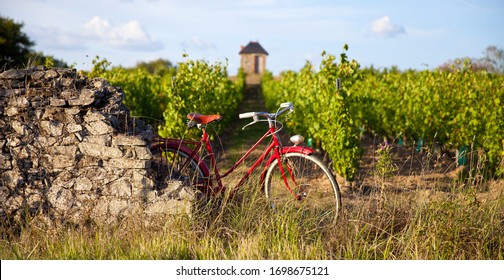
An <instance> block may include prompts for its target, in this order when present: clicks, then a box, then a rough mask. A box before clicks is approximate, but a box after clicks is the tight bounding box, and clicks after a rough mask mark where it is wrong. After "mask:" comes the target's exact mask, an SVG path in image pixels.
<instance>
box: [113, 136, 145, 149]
mask: <svg viewBox="0 0 504 280" xmlns="http://www.w3.org/2000/svg"><path fill="white" fill-rule="evenodd" d="M112 145H116V146H145V145H146V143H145V141H144V140H143V139H142V138H140V137H138V136H132V135H124V134H118V135H116V136H115V137H114V138H112Z"/></svg>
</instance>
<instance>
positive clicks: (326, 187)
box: [265, 153, 341, 222]
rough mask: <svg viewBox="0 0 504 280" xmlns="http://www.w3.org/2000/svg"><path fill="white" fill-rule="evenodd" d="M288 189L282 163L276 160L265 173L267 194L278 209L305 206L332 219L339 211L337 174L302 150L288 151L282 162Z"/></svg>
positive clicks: (318, 215) (307, 211)
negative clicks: (301, 152) (283, 175)
mask: <svg viewBox="0 0 504 280" xmlns="http://www.w3.org/2000/svg"><path fill="white" fill-rule="evenodd" d="M282 165H283V169H284V172H285V177H286V179H287V183H288V184H289V187H290V188H291V190H292V192H294V194H296V195H297V197H298V199H297V200H296V199H295V196H294V194H291V193H289V191H288V189H287V187H286V186H285V183H284V178H283V177H282V174H281V172H280V168H279V166H278V165H277V164H276V163H274V164H272V166H270V168H269V170H268V174H267V175H266V186H265V190H266V196H267V197H268V199H270V201H271V203H272V205H274V207H276V208H277V209H275V210H276V211H279V209H280V208H284V209H288V210H289V211H293V210H302V211H303V212H305V215H309V216H311V217H314V218H316V219H319V220H321V221H328V222H330V221H333V220H334V219H335V218H336V216H337V214H338V211H339V207H340V199H341V198H340V194H339V188H338V185H337V183H336V180H335V179H334V176H333V175H332V174H331V173H330V172H329V170H328V169H327V167H325V165H323V164H322V162H321V161H320V160H318V159H317V158H315V157H313V156H308V155H303V154H294V153H293V154H287V155H285V159H284V161H283V163H282Z"/></svg>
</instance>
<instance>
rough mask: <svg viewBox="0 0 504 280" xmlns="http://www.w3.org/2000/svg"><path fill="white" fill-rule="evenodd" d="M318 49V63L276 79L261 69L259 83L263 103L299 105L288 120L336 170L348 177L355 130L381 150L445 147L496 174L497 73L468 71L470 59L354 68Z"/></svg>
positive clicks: (502, 97) (500, 116) (499, 158)
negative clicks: (450, 64)
mask: <svg viewBox="0 0 504 280" xmlns="http://www.w3.org/2000/svg"><path fill="white" fill-rule="evenodd" d="M346 49H347V46H345V50H346ZM322 55H323V61H322V63H321V65H320V67H319V69H315V67H314V66H313V65H311V64H310V63H307V64H306V65H305V67H304V68H303V69H301V70H300V71H299V72H297V73H296V72H293V71H287V72H283V73H282V74H281V75H280V77H279V78H278V79H274V78H273V76H272V75H271V74H270V75H266V76H265V77H264V78H263V85H262V87H263V94H264V96H265V99H266V103H267V105H268V106H270V108H274V107H275V104H278V103H279V102H281V101H283V100H292V101H293V102H294V105H295V107H296V109H297V110H298V111H300V112H303V113H302V114H296V115H295V116H293V117H292V119H291V120H290V121H289V122H288V126H289V127H290V129H292V130H293V131H296V132H301V133H304V134H305V135H307V136H309V137H310V138H313V139H314V141H315V142H316V143H318V145H320V147H321V148H322V149H323V150H325V151H326V152H327V153H328V154H329V156H330V157H331V158H332V160H333V166H334V169H335V171H336V172H337V173H338V174H340V175H342V176H345V177H346V178H347V179H350V180H352V179H353V177H354V175H355V174H356V172H357V170H358V167H359V161H360V157H361V155H362V151H361V149H360V142H359V137H360V135H362V134H363V133H368V134H370V135H377V136H379V137H382V139H384V140H380V141H381V144H382V145H383V146H382V147H383V149H384V147H385V146H386V145H388V144H389V143H392V142H395V143H396V144H399V145H404V143H405V142H406V140H408V142H409V143H413V142H414V143H415V144H416V145H418V151H421V150H422V149H427V150H428V152H430V153H437V154H438V155H439V156H441V155H442V154H443V153H449V152H450V151H451V152H452V153H454V154H456V155H457V156H458V157H464V158H463V159H462V158H459V159H458V160H459V164H463V163H464V162H469V161H472V162H476V163H477V165H478V166H479V168H480V170H483V171H482V172H483V173H484V174H486V175H489V176H501V175H502V173H503V171H504V170H503V168H504V163H503V157H504V106H503V104H504V76H502V75H496V74H488V73H485V72H473V71H471V70H469V69H471V67H470V65H465V67H463V68H462V69H457V70H455V69H454V70H453V71H437V70H425V71H413V70H410V71H405V72H399V71H393V70H382V71H379V70H375V69H364V70H359V69H358V68H359V64H358V63H357V62H356V61H355V60H352V61H350V60H349V59H348V57H347V56H346V54H345V53H342V54H341V55H340V60H339V61H336V57H335V56H333V55H327V54H325V53H323V54H322ZM338 78H339V79H341V88H340V89H339V90H338V89H337V88H336V79H338ZM453 151H455V152H453ZM469 151H470V152H472V153H470V155H469ZM466 154H467V157H474V158H470V159H466V158H465V156H466Z"/></svg>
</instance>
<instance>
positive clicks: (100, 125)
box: [86, 121, 114, 135]
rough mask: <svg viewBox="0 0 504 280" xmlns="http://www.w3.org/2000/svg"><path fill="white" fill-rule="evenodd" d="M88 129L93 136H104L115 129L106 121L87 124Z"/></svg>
mask: <svg viewBox="0 0 504 280" xmlns="http://www.w3.org/2000/svg"><path fill="white" fill-rule="evenodd" d="M86 129H87V130H88V131H89V133H91V134H92V135H103V134H110V133H112V132H114V128H113V127H112V126H111V125H109V124H108V123H106V122H104V121H96V122H91V123H88V124H86Z"/></svg>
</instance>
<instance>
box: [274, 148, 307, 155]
mask: <svg viewBox="0 0 504 280" xmlns="http://www.w3.org/2000/svg"><path fill="white" fill-rule="evenodd" d="M314 151H315V150H314V149H312V148H308V147H303V146H286V147H282V148H281V149H280V154H282V155H285V154H287V153H300V154H305V155H311V154H313V152H314Z"/></svg>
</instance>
